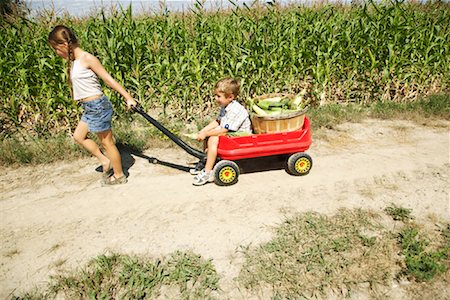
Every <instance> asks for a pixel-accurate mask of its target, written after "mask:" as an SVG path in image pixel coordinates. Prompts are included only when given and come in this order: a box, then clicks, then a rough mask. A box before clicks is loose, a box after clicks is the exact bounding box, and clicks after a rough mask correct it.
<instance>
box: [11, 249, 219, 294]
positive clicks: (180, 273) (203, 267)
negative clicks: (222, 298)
mask: <svg viewBox="0 0 450 300" xmlns="http://www.w3.org/2000/svg"><path fill="white" fill-rule="evenodd" d="M218 282H219V276H218V275H217V272H216V270H215V268H214V266H213V264H212V262H211V261H210V260H205V259H203V258H201V257H200V256H199V255H196V254H194V253H192V252H180V251H177V252H175V253H173V254H172V255H169V256H168V257H166V258H163V259H155V260H149V259H145V258H140V257H136V256H130V255H121V254H116V253H113V254H109V255H100V256H98V257H96V258H95V259H93V260H91V261H90V262H89V263H88V264H87V265H86V266H85V267H83V268H82V269H81V270H78V271H76V272H71V273H67V274H60V275H58V276H55V277H52V280H51V283H50V284H49V286H48V289H47V290H46V291H44V292H32V293H27V294H25V295H23V296H17V297H15V298H14V299H29V297H30V296H32V299H43V298H44V299H54V298H58V297H61V296H62V297H63V298H65V299H153V298H155V297H158V296H161V289H162V288H163V287H164V286H166V287H177V288H178V292H177V295H176V298H177V299H205V298H208V297H211V295H212V292H213V291H217V290H218V289H219V286H218ZM33 297H34V298H33Z"/></svg>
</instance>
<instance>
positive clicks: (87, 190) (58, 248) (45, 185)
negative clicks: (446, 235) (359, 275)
mask: <svg viewBox="0 0 450 300" xmlns="http://www.w3.org/2000/svg"><path fill="white" fill-rule="evenodd" d="M449 128H450V122H447V121H436V122H434V123H433V124H431V125H430V124H428V126H421V125H417V124H415V123H412V122H408V121H380V120H366V121H364V122H363V123H358V124H349V123H347V124H343V125H340V126H337V127H336V128H335V129H334V130H329V131H323V132H320V133H313V139H314V141H313V145H312V146H311V148H310V149H309V150H308V153H309V154H310V155H311V156H312V158H313V161H314V165H313V168H312V170H311V172H310V174H308V175H307V176H303V177H295V176H290V175H288V174H287V173H286V172H285V171H284V170H271V171H264V172H254V173H248V174H241V176H240V177H239V182H238V183H237V184H236V185H233V186H231V187H219V186H216V185H214V184H208V185H206V186H202V187H194V186H193V185H192V184H191V181H192V176H191V175H189V174H188V173H185V172H183V171H180V170H176V169H174V168H170V167H167V166H162V165H158V164H150V163H149V162H148V161H147V160H146V159H144V158H141V157H137V156H133V155H130V154H127V153H124V154H123V159H124V164H125V166H126V169H127V172H128V174H129V182H128V184H126V185H122V186H115V187H104V188H102V187H101V186H100V183H99V177H100V173H98V172H95V168H96V167H97V166H98V164H97V163H96V161H95V159H93V158H89V159H85V160H80V161H76V162H70V163H58V164H54V165H46V166H43V167H22V168H19V169H9V168H8V169H3V170H2V172H0V191H1V194H0V212H1V215H0V217H1V221H0V222H1V229H0V237H1V253H0V298H2V299H4V298H7V297H8V295H11V294H12V293H14V294H18V293H20V292H21V291H24V290H28V289H30V288H32V287H34V286H38V287H39V286H43V285H45V283H46V280H48V277H49V276H50V275H51V274H54V273H55V272H56V271H57V270H58V269H61V268H63V269H73V268H76V267H78V266H82V265H83V264H84V263H86V262H87V261H88V260H89V259H90V258H93V257H95V256H97V255H99V254H103V253H105V252H107V251H115V252H120V253H127V254H139V255H142V254H143V255H150V256H154V257H161V256H163V255H167V254H169V253H172V252H173V251H175V250H177V249H179V250H186V249H190V250H193V251H194V252H196V253H199V254H201V255H202V256H203V257H204V258H211V259H213V263H214V265H215V266H216V268H217V270H218V272H219V273H220V274H221V276H222V278H223V279H222V282H221V286H222V287H223V288H224V294H225V295H228V296H229V297H231V298H235V299H245V298H246V295H244V294H242V292H240V291H239V290H238V289H237V288H236V287H235V283H234V282H233V278H234V277H235V276H236V275H237V274H238V271H239V268H240V263H241V260H240V257H239V252H238V251H237V250H238V249H239V248H240V246H243V245H244V246H245V245H250V244H251V245H255V244H258V243H261V242H264V241H266V240H268V239H270V237H271V234H272V231H271V226H274V225H277V224H278V223H280V222H282V221H283V220H284V217H285V214H286V213H289V214H290V213H293V212H305V211H309V210H312V211H316V212H320V213H326V214H332V213H334V212H336V210H337V209H338V208H341V207H347V208H354V207H361V208H370V209H374V210H377V211H381V210H382V209H383V208H385V207H386V206H388V205H390V204H391V203H395V204H396V205H398V206H403V207H408V208H412V209H413V214H414V215H415V216H416V218H417V219H420V220H424V221H427V220H428V221H430V220H431V221H436V220H443V221H446V222H448V221H449V220H450V208H449V206H450V203H449V201H450V195H449V191H450V183H449V175H450V163H449V155H450V154H449V153H450V152H449V142H450V134H449ZM145 154H146V155H148V156H151V157H156V158H158V159H160V160H164V161H168V162H172V163H178V164H185V163H186V161H188V160H191V159H192V157H190V156H189V155H188V154H186V153H185V152H184V151H182V150H181V149H179V148H176V149H175V148H174V149H152V150H148V151H147V152H146V153H145ZM49 155H51V154H49Z"/></svg>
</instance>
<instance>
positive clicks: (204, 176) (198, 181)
mask: <svg viewBox="0 0 450 300" xmlns="http://www.w3.org/2000/svg"><path fill="white" fill-rule="evenodd" d="M213 181H214V173H213V172H212V171H211V172H209V174H208V173H206V171H205V169H203V170H202V171H201V172H200V173H199V174H198V175H197V176H195V177H194V181H193V182H192V184H193V185H197V186H198V185H204V184H207V183H208V182H213Z"/></svg>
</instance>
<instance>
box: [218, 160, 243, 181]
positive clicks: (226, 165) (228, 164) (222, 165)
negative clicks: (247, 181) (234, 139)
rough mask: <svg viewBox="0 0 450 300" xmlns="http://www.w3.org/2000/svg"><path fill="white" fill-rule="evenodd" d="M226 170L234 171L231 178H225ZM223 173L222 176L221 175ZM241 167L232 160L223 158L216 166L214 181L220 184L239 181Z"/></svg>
mask: <svg viewBox="0 0 450 300" xmlns="http://www.w3.org/2000/svg"><path fill="white" fill-rule="evenodd" d="M225 171H230V172H232V174H231V176H232V177H231V178H229V179H225V178H223V175H224V174H223V173H222V172H225ZM221 175H222V176H221ZM238 177H239V167H238V165H237V164H236V163H235V162H233V161H231V160H221V161H219V162H218V163H217V164H216V165H215V167H214V183H215V184H217V185H220V186H230V185H233V184H235V183H236V182H238Z"/></svg>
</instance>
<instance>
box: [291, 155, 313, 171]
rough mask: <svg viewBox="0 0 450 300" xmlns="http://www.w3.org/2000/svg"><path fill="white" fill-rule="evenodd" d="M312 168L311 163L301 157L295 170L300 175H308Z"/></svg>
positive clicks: (296, 163)
mask: <svg viewBox="0 0 450 300" xmlns="http://www.w3.org/2000/svg"><path fill="white" fill-rule="evenodd" d="M310 168H311V162H310V161H309V159H307V158H306V157H301V158H300V159H298V160H297V161H296V162H295V170H296V171H297V172H299V173H306V172H308V171H309V169H310Z"/></svg>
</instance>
